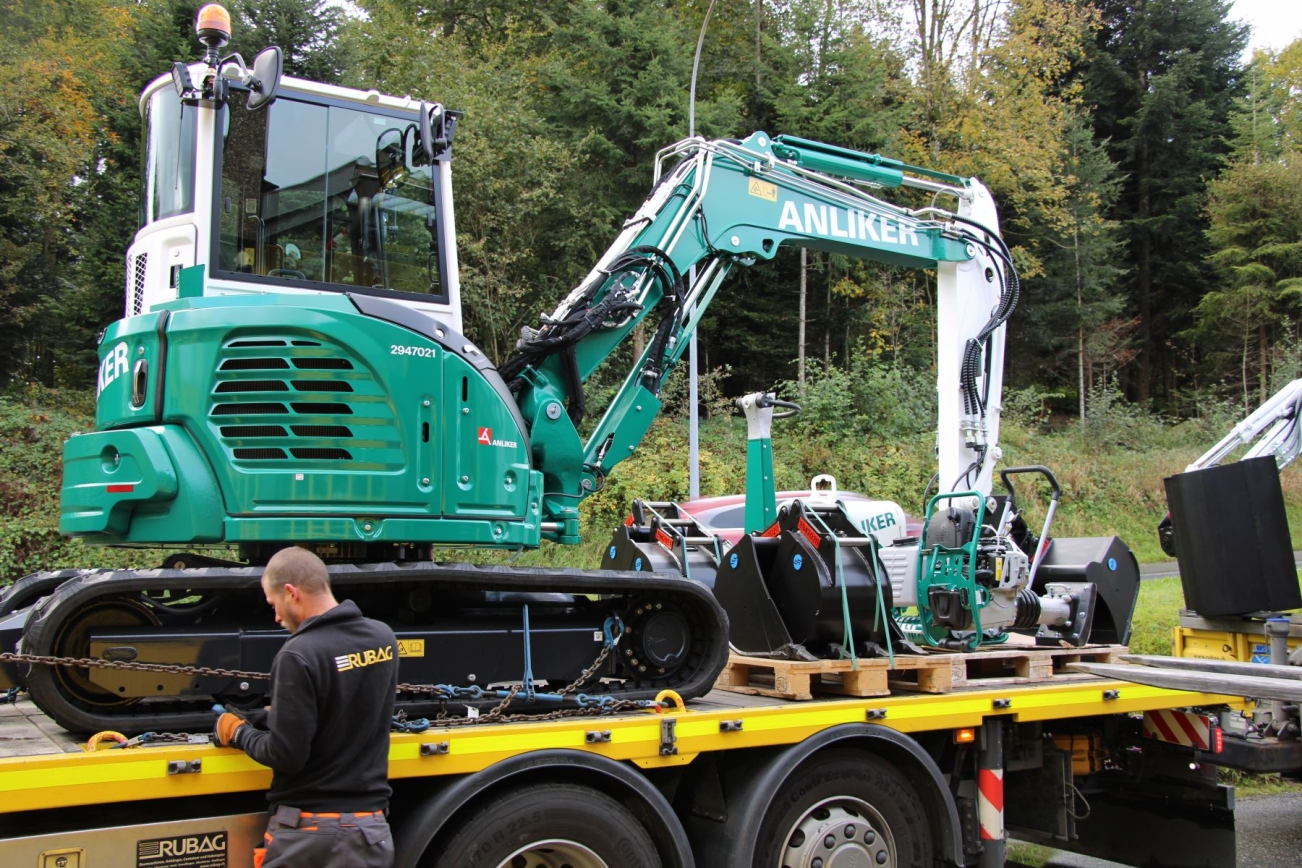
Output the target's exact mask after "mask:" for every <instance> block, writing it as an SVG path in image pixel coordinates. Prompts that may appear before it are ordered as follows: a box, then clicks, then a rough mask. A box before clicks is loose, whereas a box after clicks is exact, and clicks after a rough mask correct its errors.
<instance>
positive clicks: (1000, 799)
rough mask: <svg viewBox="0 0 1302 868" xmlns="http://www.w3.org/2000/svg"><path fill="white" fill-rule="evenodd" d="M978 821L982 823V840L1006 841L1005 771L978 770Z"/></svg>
mask: <svg viewBox="0 0 1302 868" xmlns="http://www.w3.org/2000/svg"><path fill="white" fill-rule="evenodd" d="M977 819H979V820H980V821H981V839H982V840H984V841H1002V840H1003V839H1004V770H1003V769H978V770H977Z"/></svg>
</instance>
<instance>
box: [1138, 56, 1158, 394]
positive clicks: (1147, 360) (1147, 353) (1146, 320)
mask: <svg viewBox="0 0 1302 868" xmlns="http://www.w3.org/2000/svg"><path fill="white" fill-rule="evenodd" d="M1138 92H1139V93H1141V94H1147V93H1148V71H1147V70H1146V69H1144V68H1142V67H1141V68H1140V70H1139V90H1138ZM1135 162H1136V168H1137V169H1138V172H1137V174H1138V175H1139V178H1138V179H1137V180H1138V193H1139V201H1138V203H1137V208H1136V222H1137V223H1138V224H1139V250H1138V251H1137V256H1136V262H1135V265H1136V272H1137V277H1138V282H1139V285H1138V286H1137V287H1136V289H1137V290H1138V295H1139V348H1140V349H1139V382H1138V383H1136V389H1135V398H1136V399H1137V400H1139V401H1147V400H1148V399H1149V397H1151V396H1152V394H1153V389H1152V378H1153V362H1154V359H1153V356H1154V355H1155V354H1156V351H1157V347H1156V344H1155V342H1154V340H1153V299H1152V289H1153V274H1152V231H1151V230H1150V229H1149V228H1148V218H1149V213H1150V208H1151V205H1152V203H1151V200H1150V195H1151V194H1150V189H1149V188H1150V184H1151V181H1152V178H1151V177H1150V173H1149V165H1148V140H1147V139H1145V138H1144V137H1143V136H1142V135H1141V136H1140V137H1139V149H1138V153H1137V154H1136V160H1135Z"/></svg>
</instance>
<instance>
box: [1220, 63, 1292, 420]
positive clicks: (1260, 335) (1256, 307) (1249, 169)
mask: <svg viewBox="0 0 1302 868" xmlns="http://www.w3.org/2000/svg"><path fill="white" fill-rule="evenodd" d="M1299 61H1302V40H1299V41H1298V42H1295V43H1294V44H1293V45H1292V46H1290V47H1289V48H1288V49H1286V50H1285V52H1283V53H1282V54H1281V55H1280V56H1279V57H1278V58H1277V57H1275V56H1274V55H1271V54H1269V53H1260V54H1258V55H1257V57H1256V58H1255V59H1254V61H1253V63H1252V65H1251V67H1250V68H1249V70H1248V74H1247V80H1248V87H1247V92H1246V93H1245V95H1244V97H1243V100H1242V101H1241V103H1240V105H1239V106H1238V108H1237V110H1236V112H1235V114H1234V119H1233V120H1234V128H1235V131H1236V133H1237V135H1236V137H1235V140H1234V142H1233V152H1234V158H1233V161H1232V162H1231V163H1230V165H1229V166H1228V167H1227V168H1226V170H1225V171H1224V172H1223V173H1221V175H1220V177H1218V178H1217V179H1216V180H1215V181H1213V182H1212V183H1211V184H1210V185H1209V188H1208V201H1207V213H1208V216H1209V218H1210V226H1209V228H1208V232H1207V238H1208V240H1209V241H1210V242H1211V245H1212V247H1213V252H1212V253H1211V254H1210V255H1209V256H1208V261H1209V262H1210V263H1211V264H1212V265H1214V266H1215V267H1216V268H1217V273H1218V275H1219V276H1220V278H1221V283H1220V285H1219V286H1217V287H1216V288H1215V289H1213V290H1212V291H1211V292H1208V293H1207V294H1206V295H1205V296H1203V298H1202V299H1201V300H1200V302H1199V304H1198V307H1197V308H1196V309H1195V314H1196V315H1197V319H1198V326H1199V334H1200V335H1201V337H1202V340H1203V341H1204V343H1205V344H1206V345H1207V346H1208V347H1209V348H1210V349H1211V350H1212V351H1213V353H1214V354H1219V356H1220V357H1221V359H1223V362H1222V366H1221V367H1220V369H1219V371H1218V372H1219V373H1221V374H1223V375H1225V374H1229V373H1230V372H1231V365H1230V364H1227V363H1226V362H1228V361H1229V359H1234V362H1233V369H1234V370H1233V373H1234V374H1236V375H1237V376H1235V379H1237V380H1238V381H1239V384H1240V389H1241V393H1242V397H1243V403H1244V405H1245V409H1246V408H1247V407H1248V406H1250V405H1251V404H1252V403H1254V402H1253V400H1252V399H1253V398H1254V397H1255V399H1256V403H1260V402H1261V401H1264V400H1265V399H1266V397H1267V396H1268V394H1269V390H1270V383H1271V375H1272V371H1271V370H1270V359H1271V357H1272V355H1273V350H1274V345H1275V343H1276V341H1277V339H1278V336H1279V335H1280V334H1281V333H1283V334H1287V333H1288V332H1289V331H1290V326H1291V325H1292V324H1293V323H1294V321H1295V317H1296V315H1297V311H1298V309H1299V302H1302V139H1299V137H1298V136H1297V133H1298V132H1299V129H1298V126H1297V120H1298V118H1299V117H1300V116H1302V96H1299V94H1298V92H1297V91H1296V90H1294V89H1293V86H1294V83H1295V82H1296V81H1297V80H1298V73H1299V72H1302V64H1299ZM1213 359H1214V360H1216V357H1215V356H1214V357H1213ZM1254 392H1255V395H1254V394H1253V393H1254Z"/></svg>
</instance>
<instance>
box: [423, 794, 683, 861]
mask: <svg viewBox="0 0 1302 868" xmlns="http://www.w3.org/2000/svg"><path fill="white" fill-rule="evenodd" d="M456 827H457V831H456V832H455V833H454V834H453V835H452V837H451V838H449V839H446V841H445V842H441V843H435V844H434V846H435V847H437V848H438V852H437V853H436V854H435V856H436V858H435V859H434V860H433V861H432V863H431V862H429V860H428V857H427V859H426V860H424V861H422V865H425V864H432V865H433V866H435V868H454V866H455V868H561V866H570V868H661V860H660V856H659V854H658V853H657V852H656V847H655V844H654V843H653V842H652V841H651V836H650V835H649V834H648V833H647V831H646V829H645V828H643V826H642V824H641V823H640V822H638V820H637V818H636V817H634V816H633V814H632V813H631V812H630V811H629V810H628V809H627V808H625V807H624V806H623V805H621V804H620V803H619V802H617V801H615V800H614V799H612V798H611V797H610V796H607V795H605V794H604V793H601V792H598V791H597V790H594V789H591V788H589V787H582V786H575V785H572V784H546V785H543V786H532V787H525V788H523V789H518V790H514V791H512V792H509V793H506V794H505V795H502V796H498V797H497V798H494V799H493V800H491V801H489V802H488V803H486V804H485V805H483V807H481V808H479V809H477V810H475V811H474V812H473V813H472V814H471V815H470V816H468V817H466V818H465V820H464V821H463V820H461V819H460V818H458V819H457V820H456Z"/></svg>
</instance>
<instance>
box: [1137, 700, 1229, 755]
mask: <svg viewBox="0 0 1302 868" xmlns="http://www.w3.org/2000/svg"><path fill="white" fill-rule="evenodd" d="M1144 735H1145V736H1147V737H1148V738H1151V739H1156V740H1157V741H1164V742H1167V743H1168V744H1182V745H1184V746H1185V747H1192V748H1196V749H1198V750H1207V751H1214V752H1215V753H1220V746H1221V744H1222V742H1221V739H1220V735H1221V733H1220V728H1219V727H1218V726H1216V718H1214V717H1210V716H1208V715H1204V714H1194V713H1193V712H1191V711H1168V710H1162V711H1146V712H1144Z"/></svg>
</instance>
